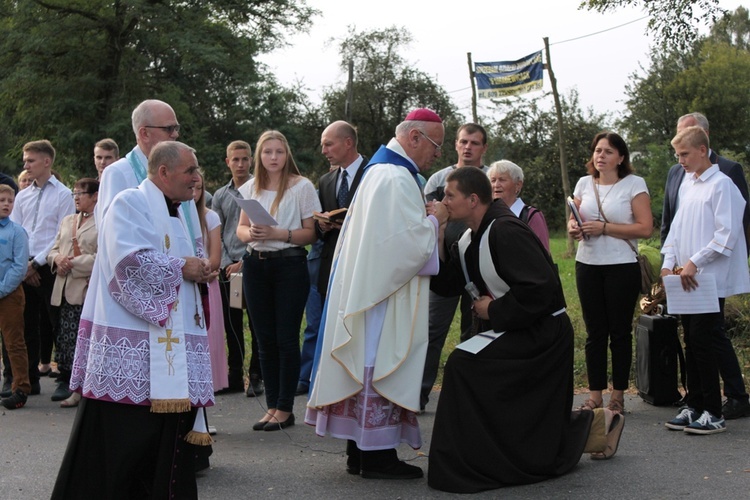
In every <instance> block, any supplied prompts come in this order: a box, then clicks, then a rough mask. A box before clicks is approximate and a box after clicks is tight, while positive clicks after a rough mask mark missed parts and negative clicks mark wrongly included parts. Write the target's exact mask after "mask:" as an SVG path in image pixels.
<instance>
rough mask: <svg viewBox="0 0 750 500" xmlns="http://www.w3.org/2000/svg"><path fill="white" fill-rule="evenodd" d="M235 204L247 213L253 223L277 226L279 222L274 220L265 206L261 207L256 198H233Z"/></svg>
mask: <svg viewBox="0 0 750 500" xmlns="http://www.w3.org/2000/svg"><path fill="white" fill-rule="evenodd" d="M234 200H235V201H236V202H237V204H238V205H239V206H240V208H241V209H242V210H243V211H244V212H245V213H246V214H247V217H248V218H249V219H250V222H252V223H253V224H259V225H264V226H278V225H279V223H278V222H276V219H274V218H273V217H272V216H271V214H269V213H268V212H267V211H266V209H265V208H263V205H261V204H260V202H259V201H258V200H246V199H244V198H239V197H237V198H235V199H234Z"/></svg>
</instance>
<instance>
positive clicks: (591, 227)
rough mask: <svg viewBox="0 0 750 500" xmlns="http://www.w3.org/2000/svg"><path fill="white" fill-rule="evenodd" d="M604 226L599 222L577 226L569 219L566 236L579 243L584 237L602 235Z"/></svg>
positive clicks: (575, 222)
mask: <svg viewBox="0 0 750 500" xmlns="http://www.w3.org/2000/svg"><path fill="white" fill-rule="evenodd" d="M605 224H606V223H605V222H604V221H601V220H592V221H587V222H584V223H583V225H581V226H579V225H578V222H577V221H576V220H574V219H570V220H569V221H568V234H569V235H570V236H571V237H572V238H573V239H574V240H577V241H581V240H582V239H583V238H585V237H586V236H600V235H602V234H604V226H605Z"/></svg>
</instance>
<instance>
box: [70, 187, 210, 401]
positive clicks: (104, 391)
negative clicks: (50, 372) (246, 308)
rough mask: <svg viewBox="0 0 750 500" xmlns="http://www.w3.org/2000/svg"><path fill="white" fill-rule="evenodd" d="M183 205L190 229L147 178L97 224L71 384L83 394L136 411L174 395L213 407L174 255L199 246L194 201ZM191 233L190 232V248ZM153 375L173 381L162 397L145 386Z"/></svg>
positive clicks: (199, 331) (189, 292)
mask: <svg viewBox="0 0 750 500" xmlns="http://www.w3.org/2000/svg"><path fill="white" fill-rule="evenodd" d="M189 208H190V209H191V211H192V212H193V215H192V217H191V218H190V220H191V222H192V226H193V227H192V228H191V229H189V228H188V223H187V222H186V219H185V217H184V216H183V211H182V208H181V210H180V211H179V214H180V216H179V218H177V217H170V216H169V212H168V209H167V205H166V201H165V198H164V195H163V193H162V192H161V191H160V190H159V189H158V188H157V187H156V186H155V185H154V184H153V183H152V182H151V181H150V180H146V181H144V182H143V183H142V184H141V186H139V187H138V189H127V190H125V191H123V192H122V193H120V194H118V195H117V196H116V197H115V199H114V200H113V201H112V204H111V206H110V207H109V209H108V210H107V213H106V215H105V216H104V218H103V220H101V221H99V235H100V245H99V253H98V254H97V259H96V262H95V270H96V272H95V273H94V275H93V276H92V281H91V283H90V286H89V291H88V294H87V296H86V301H85V303H84V310H83V314H82V315H81V322H80V326H79V331H78V340H77V345H76V356H75V361H74V364H73V373H72V376H71V384H70V385H71V388H72V389H74V390H75V389H80V390H81V391H82V394H83V395H84V396H85V397H88V398H95V399H101V400H105V401H114V402H121V403H129V404H141V405H151V404H152V401H151V400H152V399H159V400H169V399H175V398H177V399H181V400H184V399H189V403H190V405H192V406H198V407H202V406H208V405H211V404H213V401H214V397H213V387H212V382H211V364H210V358H209V350H208V338H207V335H206V329H205V319H204V318H205V315H204V313H203V309H202V305H201V300H200V294H199V291H198V288H197V286H196V285H195V283H193V282H191V281H186V280H184V279H183V277H182V265H183V263H184V260H183V259H182V257H185V256H193V255H195V251H196V250H195V248H202V241H201V239H200V236H199V235H200V227H199V226H198V224H197V223H198V217H197V213H195V207H194V205H193V204H190V205H189ZM191 231H192V232H191ZM193 235H198V238H196V239H197V241H195V242H194V241H192V240H193ZM195 315H198V316H200V318H201V319H203V321H198V322H200V323H201V324H196V323H197V321H196V318H195ZM167 333H169V334H167ZM167 338H168V339H169V340H167ZM160 339H165V340H163V341H162V340H160ZM167 347H169V349H167ZM156 356H158V358H156ZM152 357H153V359H152ZM162 360H163V361H162ZM157 370H158V371H163V370H166V372H169V373H168V375H167V376H168V377H173V378H168V379H167V380H170V385H171V386H172V387H171V388H170V389H169V390H166V391H164V390H163V388H162V387H161V385H159V386H156V387H154V386H152V380H153V379H154V377H155V376H159V377H161V376H163V375H162V374H159V373H155V371H157ZM166 372H165V373H166ZM175 378H176V379H177V382H176V386H175V385H174V384H173V383H172V381H173V380H175ZM182 385H184V387H182ZM177 386H179V387H177ZM175 387H177V388H176V389H175ZM160 391H161V392H160ZM175 391H177V392H175Z"/></svg>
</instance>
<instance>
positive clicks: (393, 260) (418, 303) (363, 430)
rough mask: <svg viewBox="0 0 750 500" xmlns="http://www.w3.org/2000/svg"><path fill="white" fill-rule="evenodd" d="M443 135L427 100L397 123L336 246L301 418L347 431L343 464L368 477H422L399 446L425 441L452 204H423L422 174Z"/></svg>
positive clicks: (338, 433) (340, 434)
mask: <svg viewBox="0 0 750 500" xmlns="http://www.w3.org/2000/svg"><path fill="white" fill-rule="evenodd" d="M444 135H445V130H444V128H443V123H442V120H441V119H440V117H439V116H438V115H437V114H436V113H434V112H433V111H430V110H428V109H418V110H415V111H412V112H411V113H409V115H408V116H407V117H406V119H405V121H404V122H402V123H401V124H399V125H398V127H397V128H396V137H395V138H394V139H392V140H391V141H390V142H389V143H388V145H387V146H382V147H381V148H380V149H379V150H378V151H377V153H375V155H374V156H373V158H372V159H371V160H370V162H369V163H368V165H367V166H366V167H365V168H366V170H365V173H364V176H363V178H362V183H361V184H360V187H359V189H358V190H357V194H356V195H355V197H354V200H353V201H352V204H351V206H350V207H349V211H348V214H347V217H346V219H345V220H344V223H343V227H342V229H341V234H340V237H339V241H338V244H337V247H336V252H335V255H334V261H333V268H332V270H331V279H330V282H329V285H328V292H327V294H326V303H325V306H324V311H323V322H322V324H321V330H320V332H321V333H320V336H319V339H318V349H317V350H318V352H317V353H316V359H315V364H314V372H313V377H312V388H311V391H310V399H309V402H308V411H307V415H306V418H305V421H306V423H308V424H311V425H314V426H315V427H316V432H317V433H318V434H319V435H325V434H326V433H329V434H331V435H332V436H333V437H337V438H340V439H347V441H348V442H347V455H348V458H347V471H348V472H349V473H350V474H360V473H361V475H362V477H364V478H370V479H413V478H419V477H422V476H423V471H422V469H421V468H420V467H417V466H414V465H409V464H406V463H405V462H403V461H400V460H399V459H398V457H397V454H396V447H397V446H398V445H399V444H400V443H402V442H404V443H407V444H408V445H410V446H411V447H412V448H415V449H416V448H419V447H420V446H421V444H422V440H421V436H420V433H419V425H418V423H417V418H416V412H417V411H419V392H420V383H421V380H422V371H423V368H424V361H425V354H426V349H427V312H428V298H429V287H430V278H429V276H430V275H433V274H436V273H437V271H438V266H439V261H438V255H437V245H436V243H437V235H438V230H439V226H440V225H441V224H444V223H445V222H446V220H447V213H446V211H445V208H444V207H443V206H442V205H440V204H439V203H438V204H429V205H427V206H426V205H425V200H424V198H423V196H422V189H421V186H420V184H419V180H418V173H419V172H420V170H421V171H426V170H428V169H429V168H430V166H431V165H432V162H433V161H434V160H435V159H436V158H438V157H440V154H441V151H440V149H441V146H442V143H443V138H444Z"/></svg>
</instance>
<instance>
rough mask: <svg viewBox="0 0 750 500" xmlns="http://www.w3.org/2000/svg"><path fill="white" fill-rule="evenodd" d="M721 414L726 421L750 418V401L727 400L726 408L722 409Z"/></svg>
mask: <svg viewBox="0 0 750 500" xmlns="http://www.w3.org/2000/svg"><path fill="white" fill-rule="evenodd" d="M721 413H722V415H723V416H724V418H725V419H726V420H734V419H737V418H742V417H750V401H748V400H747V399H745V400H744V401H743V400H741V399H733V398H727V400H726V401H725V402H724V406H722V407H721Z"/></svg>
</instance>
